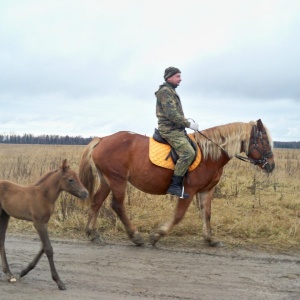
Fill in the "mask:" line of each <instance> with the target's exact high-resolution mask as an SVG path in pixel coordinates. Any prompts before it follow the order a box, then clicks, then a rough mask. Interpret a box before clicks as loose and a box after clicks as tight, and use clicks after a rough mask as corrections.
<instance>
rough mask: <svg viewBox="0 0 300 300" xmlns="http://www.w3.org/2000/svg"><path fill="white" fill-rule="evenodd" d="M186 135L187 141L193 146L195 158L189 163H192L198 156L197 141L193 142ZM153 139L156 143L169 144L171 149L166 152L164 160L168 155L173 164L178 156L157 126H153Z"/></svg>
mask: <svg viewBox="0 0 300 300" xmlns="http://www.w3.org/2000/svg"><path fill="white" fill-rule="evenodd" d="M185 135H186V138H187V140H188V141H189V143H190V144H191V146H192V147H193V149H194V151H195V153H196V154H195V158H194V160H193V161H192V163H191V165H192V164H193V163H194V161H195V160H196V159H197V157H198V146H197V143H196V142H194V141H193V140H192V139H191V138H190V137H189V136H188V135H187V134H185ZM153 139H154V140H155V141H156V142H158V143H161V144H165V145H169V146H170V148H171V150H170V152H169V153H168V155H167V156H166V158H165V160H168V159H169V158H170V157H171V159H172V161H173V163H174V164H176V162H177V160H178V158H179V156H178V154H177V153H176V151H175V149H174V148H173V147H172V146H171V145H170V144H169V143H168V142H167V141H166V140H165V139H164V138H163V137H162V136H161V135H160V133H159V131H158V129H157V128H155V130H154V134H153Z"/></svg>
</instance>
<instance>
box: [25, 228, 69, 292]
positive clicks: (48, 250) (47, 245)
mask: <svg viewBox="0 0 300 300" xmlns="http://www.w3.org/2000/svg"><path fill="white" fill-rule="evenodd" d="M34 227H35V229H36V230H37V232H38V234H39V236H40V239H41V241H42V247H43V248H42V249H41V250H40V251H39V253H38V254H37V256H36V257H35V258H34V260H33V261H32V262H31V263H30V264H29V266H28V267H27V268H25V269H24V270H23V271H22V272H21V275H22V276H24V275H26V274H27V273H28V272H29V271H30V270H32V269H33V268H34V267H35V266H36V264H37V262H38V261H39V259H40V257H41V256H42V254H43V253H44V252H45V254H46V255H47V258H48V261H49V265H50V270H51V275H52V279H53V280H54V281H55V282H56V284H57V286H58V288H59V289H60V290H65V289H66V286H65V285H64V283H63V282H62V281H61V280H60V278H59V275H58V273H57V271H56V268H55V265H54V260H53V248H52V246H51V242H50V239H49V235H48V229H47V224H44V223H39V222H35V223H34Z"/></svg>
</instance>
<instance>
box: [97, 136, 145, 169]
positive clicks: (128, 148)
mask: <svg viewBox="0 0 300 300" xmlns="http://www.w3.org/2000/svg"><path fill="white" fill-rule="evenodd" d="M147 149H149V137H147V136H144V135H141V134H138V133H134V132H130V131H119V132H117V133H114V134H112V135H108V136H105V137H102V138H101V141H100V142H99V143H98V144H97V145H96V146H95V148H94V151H93V153H92V157H93V159H94V161H95V163H96V162H97V161H100V160H101V161H103V160H107V159H109V161H110V163H111V162H112V160H113V159H117V160H118V161H119V162H120V163H121V162H122V161H123V160H124V159H126V158H127V159H128V158H129V157H132V155H133V153H141V152H145V151H147Z"/></svg>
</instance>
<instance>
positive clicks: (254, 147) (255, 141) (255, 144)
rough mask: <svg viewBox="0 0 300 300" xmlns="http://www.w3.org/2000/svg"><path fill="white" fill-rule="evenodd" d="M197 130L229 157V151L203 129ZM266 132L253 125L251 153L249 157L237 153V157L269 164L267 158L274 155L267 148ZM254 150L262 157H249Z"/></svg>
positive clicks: (255, 162) (263, 166) (253, 162)
mask: <svg viewBox="0 0 300 300" xmlns="http://www.w3.org/2000/svg"><path fill="white" fill-rule="evenodd" d="M197 132H198V133H199V134H201V135H202V136H204V137H205V138H206V139H207V140H209V141H210V142H212V143H213V144H215V145H216V146H217V147H219V148H220V149H221V150H222V151H223V152H224V153H225V154H226V155H227V156H228V157H229V155H228V153H227V151H226V150H225V149H224V148H223V147H222V146H220V145H218V144H217V143H215V142H214V141H212V140H211V139H210V138H209V137H207V136H206V135H205V134H203V133H202V132H201V131H199V130H197ZM264 134H265V135H266V134H267V133H266V131H262V130H258V128H257V126H256V125H253V127H252V132H251V137H250V146H249V148H250V150H249V153H248V154H247V156H248V157H244V156H241V155H235V157H236V158H238V159H240V160H241V161H245V162H250V163H252V164H254V165H259V164H262V168H265V167H266V166H267V165H268V164H269V163H268V160H267V159H268V158H270V157H272V156H273V152H272V151H267V150H266V145H269V141H268V139H267V138H264V137H263V135H264ZM258 139H259V140H260V142H261V144H262V149H260V148H259V147H258ZM251 142H252V143H251ZM254 150H257V151H258V152H259V154H260V155H261V158H260V159H253V158H249V155H250V153H251V152H252V151H254Z"/></svg>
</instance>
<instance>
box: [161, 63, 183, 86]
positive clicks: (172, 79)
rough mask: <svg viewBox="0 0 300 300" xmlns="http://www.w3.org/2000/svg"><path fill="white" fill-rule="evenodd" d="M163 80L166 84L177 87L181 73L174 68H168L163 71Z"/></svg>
mask: <svg viewBox="0 0 300 300" xmlns="http://www.w3.org/2000/svg"><path fill="white" fill-rule="evenodd" d="M164 78H165V81H166V82H169V83H171V84H172V85H174V86H175V87H177V86H178V85H179V84H180V81H181V72H180V70H179V69H177V68H175V67H169V68H167V69H166V70H165V74H164Z"/></svg>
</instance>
